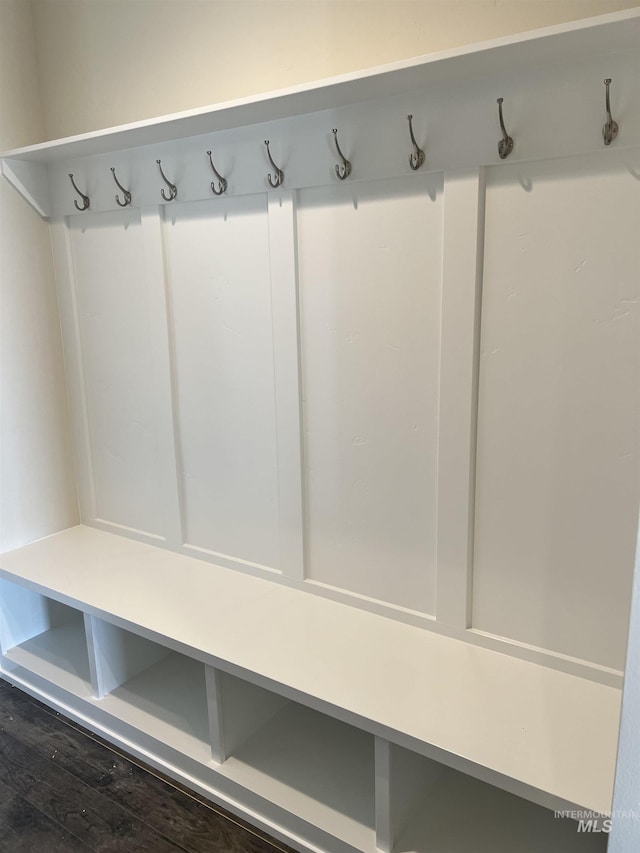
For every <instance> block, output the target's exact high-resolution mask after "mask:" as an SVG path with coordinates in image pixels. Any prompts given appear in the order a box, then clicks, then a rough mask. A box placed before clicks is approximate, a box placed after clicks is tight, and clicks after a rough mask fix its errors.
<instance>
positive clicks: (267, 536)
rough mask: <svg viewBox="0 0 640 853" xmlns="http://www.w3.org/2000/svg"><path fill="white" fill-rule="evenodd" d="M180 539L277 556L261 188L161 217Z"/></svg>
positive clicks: (219, 550) (233, 555) (234, 554)
mask: <svg viewBox="0 0 640 853" xmlns="http://www.w3.org/2000/svg"><path fill="white" fill-rule="evenodd" d="M164 235H165V241H166V251H167V264H168V272H169V276H168V279H169V293H170V297H169V298H170V306H171V327H172V337H173V351H174V365H175V392H176V393H175V397H176V399H175V405H176V413H177V424H178V446H179V468H180V488H181V496H182V513H183V523H184V538H185V539H184V541H185V543H186V544H187V545H189V546H191V547H193V548H199V549H203V550H206V551H208V552H211V553H214V554H215V555H216V556H220V557H222V558H227V559H229V560H239V561H244V562H248V563H253V564H257V565H261V566H266V567H269V568H277V569H279V568H280V556H279V531H278V447H277V436H276V412H275V397H274V357H273V335H272V317H271V315H272V311H271V278H270V268H269V223H268V219H267V203H266V197H265V195H264V194H263V195H261V196H245V197H243V198H230V199H226V198H223V199H213V200H211V201H206V202H200V203H198V204H195V205H193V204H192V205H186V204H181V203H179V202H176V203H175V204H174V205H173V206H172V207H170V208H167V209H166V211H165V217H164Z"/></svg>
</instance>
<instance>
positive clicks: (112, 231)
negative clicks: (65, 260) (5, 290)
mask: <svg viewBox="0 0 640 853" xmlns="http://www.w3.org/2000/svg"><path fill="white" fill-rule="evenodd" d="M69 244H70V253H71V286H72V288H73V290H74V296H75V302H76V308H77V322H78V330H79V335H80V349H81V351H82V370H83V374H84V376H83V380H84V382H83V385H84V397H85V402H86V412H87V424H88V432H89V440H88V443H89V446H90V448H91V465H92V474H93V486H94V495H95V516H94V517H95V518H96V519H99V520H101V521H103V522H106V523H110V524H114V525H119V526H121V527H126V528H129V529H131V530H133V531H138V532H141V533H144V534H147V535H152V536H156V537H164V535H165V519H164V512H163V510H164V507H163V503H162V499H163V494H164V490H163V488H162V479H163V478H162V466H163V464H164V460H163V458H162V456H161V454H160V450H161V448H160V442H159V434H158V433H159V427H158V414H159V413H158V405H157V394H156V392H157V386H156V382H155V381H154V376H155V371H156V369H157V368H156V359H155V357H154V356H155V353H154V348H153V341H152V335H153V331H152V329H151V327H150V322H149V318H150V304H149V303H150V299H151V298H152V297H151V296H150V289H151V287H152V286H153V284H154V283H153V282H149V280H148V277H147V275H146V269H145V256H144V245H143V241H142V233H141V218H140V214H139V213H138V212H137V211H133V210H132V211H124V212H119V213H117V214H115V213H106V214H101V215H99V216H96V217H92V218H90V219H73V220H72V221H70V223H69ZM85 511H86V510H85Z"/></svg>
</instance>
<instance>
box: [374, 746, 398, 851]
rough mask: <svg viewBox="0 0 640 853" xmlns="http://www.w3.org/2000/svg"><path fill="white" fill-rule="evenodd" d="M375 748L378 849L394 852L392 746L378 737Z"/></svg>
mask: <svg viewBox="0 0 640 853" xmlns="http://www.w3.org/2000/svg"><path fill="white" fill-rule="evenodd" d="M374 741H375V746H374V751H375V774H376V780H375V818H376V849H378V850H380V851H381V853H391V851H392V850H393V840H394V839H393V815H392V814H391V744H390V743H389V741H388V740H386V739H385V738H382V737H378V736H377V735H376V736H375V737H374Z"/></svg>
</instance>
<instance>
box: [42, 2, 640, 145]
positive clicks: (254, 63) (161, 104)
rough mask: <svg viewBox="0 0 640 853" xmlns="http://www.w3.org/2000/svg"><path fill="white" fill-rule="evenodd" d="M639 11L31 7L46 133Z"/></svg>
mask: <svg viewBox="0 0 640 853" xmlns="http://www.w3.org/2000/svg"><path fill="white" fill-rule="evenodd" d="M638 5H640V0H499V2H498V0H207V2H203V0H180V2H177V0H153V2H147V0H35V2H34V12H35V25H36V26H35V35H36V44H37V52H38V61H39V66H40V79H41V83H42V94H43V104H44V115H45V130H46V136H47V138H51V139H53V138H56V137H62V136H68V135H71V134H74V133H81V132H84V131H89V130H95V129H97V128H100V127H109V126H112V125H116V124H122V123H124V122H129V121H138V120H140V119H145V118H150V117H152V116H158V115H163V114H166V113H172V112H176V111H178V110H185V109H190V108H193V107H199V106H205V105H207V104H213V103H219V102H221V101H225V100H228V99H230V98H237V97H243V96H246V95H253V94H257V93H258V92H267V91H270V90H272V89H277V88H280V87H285V86H291V85H295V84H297V83H304V82H309V81H312V80H319V79H321V78H322V77H329V76H331V75H334V74H341V73H344V72H348V71H356V70H360V69H362V68H367V67H370V66H373V65H379V64H380V63H383V62H391V61H393V60H397V59H404V58H408V57H411V56H419V55H420V54H425V53H432V52H433V51H436V50H442V49H445V48H449V47H456V46H460V45H464V44H470V43H473V42H477V41H482V40H484V39H490V38H496V37H499V36H506V35H510V34H511V33H516V32H522V31H525V30H532V29H536V28H538V27H545V26H551V25H553V24H559V23H562V22H565V21H570V20H574V19H578V18H587V17H590V16H592V15H599V14H604V13H607V12H615V11H618V10H619V9H626V8H629V7H632V6H638ZM33 141H34V142H36V141H39V140H37V139H34V140H33Z"/></svg>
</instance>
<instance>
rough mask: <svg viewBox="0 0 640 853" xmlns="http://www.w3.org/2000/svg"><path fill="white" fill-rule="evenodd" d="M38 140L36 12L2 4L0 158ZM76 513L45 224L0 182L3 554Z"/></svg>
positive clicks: (15, 1)
mask: <svg viewBox="0 0 640 853" xmlns="http://www.w3.org/2000/svg"><path fill="white" fill-rule="evenodd" d="M41 134H42V124H41V111H40V97H39V91H38V84H37V75H36V63H35V49H34V42H33V33H32V19H31V8H30V4H29V3H24V2H21V0H3V2H1V3H0V149H7V148H12V147H15V146H18V145H24V144H27V143H29V142H30V141H31V140H33V139H34V138H37V137H39V136H40V135H41ZM76 521H77V507H76V498H75V486H74V477H73V466H72V462H71V450H70V446H69V430H68V426H67V409H66V392H65V384H64V374H63V367H62V346H61V342H60V331H59V322H58V312H57V303H56V296H55V285H54V281H53V271H52V263H51V249H50V243H49V234H48V228H47V225H46V224H45V223H44V222H42V220H41V219H40V218H39V217H38V215H37V214H36V213H35V211H33V210H32V208H31V207H29V205H26V204H25V203H24V200H23V199H21V198H20V196H19V195H18V194H17V193H16V192H15V191H14V190H13V189H12V188H11V187H10V186H9V184H8V183H6V182H5V181H2V182H0V550H5V549H10V548H13V547H18V546H19V545H22V544H24V543H25V542H28V541H30V540H33V539H37V538H39V537H41V536H46V535H47V534H49V533H52V532H54V531H56V530H60V529H62V528H65V527H68V526H69V525H71V524H74V523H75V522H76Z"/></svg>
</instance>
